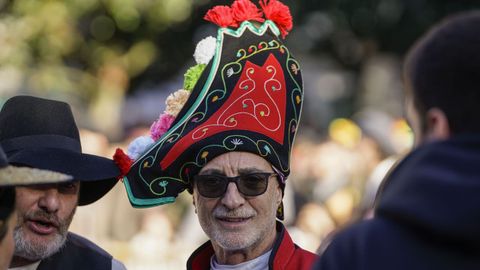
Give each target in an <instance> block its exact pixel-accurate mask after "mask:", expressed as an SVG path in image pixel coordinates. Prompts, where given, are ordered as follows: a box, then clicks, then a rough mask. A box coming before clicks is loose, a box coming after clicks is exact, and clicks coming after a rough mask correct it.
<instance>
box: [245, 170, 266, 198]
mask: <svg viewBox="0 0 480 270" xmlns="http://www.w3.org/2000/svg"><path fill="white" fill-rule="evenodd" d="M267 183H268V175H266V174H249V175H244V176H242V177H241V178H240V181H239V183H238V185H239V187H238V189H239V191H240V192H241V193H243V194H245V195H247V196H258V195H260V194H262V193H264V192H265V191H266V189H267Z"/></svg>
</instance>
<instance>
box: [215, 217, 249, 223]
mask: <svg viewBox="0 0 480 270" xmlns="http://www.w3.org/2000/svg"><path fill="white" fill-rule="evenodd" d="M218 219H219V220H221V221H224V222H234V223H235V222H244V221H247V220H248V219H250V218H231V217H218Z"/></svg>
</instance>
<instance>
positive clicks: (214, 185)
mask: <svg viewBox="0 0 480 270" xmlns="http://www.w3.org/2000/svg"><path fill="white" fill-rule="evenodd" d="M276 175H277V174H276V173H270V172H268V173H267V172H257V173H249V174H242V175H238V176H234V177H228V176H224V175H218V174H203V175H202V174H199V175H195V176H194V177H193V179H194V181H195V184H196V185H197V189H198V193H200V195H202V196H203V197H206V198H218V197H221V196H223V194H225V192H226V191H227V187H228V184H229V183H230V182H234V183H235V185H237V189H238V191H239V192H240V193H241V194H243V195H245V196H259V195H262V194H263V193H265V191H267V187H268V179H270V177H271V176H276Z"/></svg>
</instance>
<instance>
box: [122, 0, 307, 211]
mask: <svg viewBox="0 0 480 270" xmlns="http://www.w3.org/2000/svg"><path fill="white" fill-rule="evenodd" d="M259 6H260V8H259V7H257V5H256V4H254V3H252V2H250V1H249V0H236V1H235V2H234V3H233V4H232V6H230V7H229V6H216V7H214V8H212V9H211V10H209V11H208V12H207V14H206V16H205V19H206V20H208V21H210V22H213V23H215V24H217V25H218V26H219V27H220V28H219V29H218V33H217V37H216V38H214V37H207V38H205V39H204V40H202V41H200V43H199V44H198V45H197V48H196V50H195V54H194V57H195V60H196V62H197V65H196V66H194V67H192V68H190V69H189V70H188V71H187V73H186V74H185V82H184V89H181V90H178V91H177V92H175V93H173V94H172V95H170V96H169V97H168V98H167V101H166V105H167V106H166V110H165V112H164V113H163V114H161V115H160V117H159V119H158V120H157V121H156V122H154V123H153V125H152V127H151V130H150V131H151V134H150V136H144V137H140V138H137V139H136V140H134V141H133V142H132V143H131V144H130V146H129V149H128V157H127V155H125V154H123V152H122V151H121V150H119V149H118V150H117V153H116V154H115V160H116V162H117V164H119V165H120V167H121V168H122V171H123V173H124V177H123V182H124V184H125V187H126V190H127V193H128V197H129V199H130V202H131V203H132V205H133V206H134V207H149V206H155V205H161V204H165V203H171V202H173V201H175V198H176V197H177V195H178V194H179V193H180V192H182V191H184V190H186V189H188V190H190V188H191V181H192V179H193V176H194V175H196V174H198V172H199V171H200V170H201V169H202V167H203V166H205V164H207V163H208V162H209V161H211V160H212V159H214V158H215V157H217V156H219V155H221V154H224V153H228V152H231V151H244V152H250V153H254V154H256V155H259V156H261V157H263V158H264V159H266V160H267V161H268V162H270V163H271V164H272V165H273V167H274V168H275V170H276V172H277V173H278V174H279V175H281V177H280V179H279V181H280V182H281V184H282V186H284V185H283V184H285V180H286V177H287V176H288V174H289V173H290V161H289V159H290V151H291V148H292V144H293V141H294V138H295V133H296V131H297V127H298V122H299V118H300V112H301V108H302V101H303V85H302V76H301V72H300V66H299V64H298V62H297V61H296V60H295V58H294V57H293V56H292V54H291V53H290V51H289V50H288V48H287V47H286V46H285V45H284V44H283V43H282V41H281V40H280V37H281V38H284V37H285V36H286V35H287V33H288V32H289V31H290V30H291V28H292V18H291V15H290V11H289V9H288V7H287V6H285V5H284V4H282V3H281V2H279V1H277V0H269V1H268V0H261V1H260V3H259Z"/></svg>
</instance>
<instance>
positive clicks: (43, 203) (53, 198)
mask: <svg viewBox="0 0 480 270" xmlns="http://www.w3.org/2000/svg"><path fill="white" fill-rule="evenodd" d="M38 206H39V207H40V208H42V209H43V210H45V211H46V212H48V213H55V212H57V211H58V209H59V208H60V193H59V192H58V189H56V188H48V189H45V190H43V194H42V196H40V198H39V200H38Z"/></svg>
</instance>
